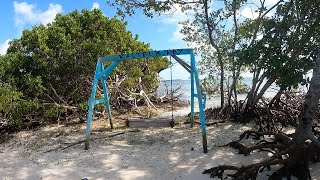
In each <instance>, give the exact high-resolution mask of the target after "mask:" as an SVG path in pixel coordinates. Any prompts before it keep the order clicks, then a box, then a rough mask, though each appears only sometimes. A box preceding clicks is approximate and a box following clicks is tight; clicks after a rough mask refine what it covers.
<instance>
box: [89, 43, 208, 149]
mask: <svg viewBox="0 0 320 180" xmlns="http://www.w3.org/2000/svg"><path fill="white" fill-rule="evenodd" d="M177 55H190V60H191V62H190V65H189V64H187V63H185V62H184V61H182V60H181V59H180V58H178V57H177ZM160 56H172V57H173V58H174V59H176V60H177V62H179V63H180V64H181V65H182V66H183V67H184V68H185V69H186V70H187V71H188V72H189V73H190V75H191V117H190V118H191V127H193V124H194V97H195V96H197V98H198V104H199V113H200V123H201V131H202V146H203V152H204V153H207V152H208V148H207V134H206V121H205V115H204V108H205V103H206V98H205V95H203V94H202V90H201V86H200V81H199V75H198V71H197V68H196V64H195V57H194V53H193V50H192V49H171V50H161V51H148V52H139V53H131V54H121V55H113V56H106V57H99V58H98V62H97V66H96V70H95V74H94V80H93V85H92V89H91V97H90V100H89V104H88V105H89V110H88V116H87V128H86V140H85V149H89V139H90V130H91V121H92V115H93V110H94V106H95V105H96V104H100V103H105V105H106V106H107V109H108V114H109V121H110V126H111V129H113V123H112V114H111V108H110V102H109V96H108V86H107V83H106V79H107V77H108V76H110V74H111V73H112V71H113V70H114V69H115V68H116V67H117V65H118V64H119V63H120V62H121V61H127V60H134V59H140V58H153V57H160ZM108 61H111V62H112V63H111V64H110V65H109V66H108V67H106V68H105V67H104V65H103V63H104V62H108ZM99 80H101V82H102V88H103V94H104V98H102V99H97V100H96V99H95V97H96V92H97V86H98V82H99ZM194 82H195V83H196V88H197V93H196V94H195V92H194ZM203 98H204V99H203Z"/></svg>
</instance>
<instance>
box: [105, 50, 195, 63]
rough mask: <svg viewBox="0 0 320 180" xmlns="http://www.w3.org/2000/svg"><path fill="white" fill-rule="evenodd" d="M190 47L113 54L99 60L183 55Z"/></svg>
mask: <svg viewBox="0 0 320 180" xmlns="http://www.w3.org/2000/svg"><path fill="white" fill-rule="evenodd" d="M191 52H192V49H170V50H160V51H148V52H139V53H130V54H120V55H114V56H106V57H102V58H100V61H102V62H105V61H122V60H132V59H139V58H150V57H159V56H175V55H185V54H191Z"/></svg>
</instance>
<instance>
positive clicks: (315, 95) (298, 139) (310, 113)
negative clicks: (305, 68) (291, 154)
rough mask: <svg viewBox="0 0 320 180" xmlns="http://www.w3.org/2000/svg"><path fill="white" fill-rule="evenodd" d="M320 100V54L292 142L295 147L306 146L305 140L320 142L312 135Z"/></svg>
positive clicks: (319, 54)
mask: <svg viewBox="0 0 320 180" xmlns="http://www.w3.org/2000/svg"><path fill="white" fill-rule="evenodd" d="M319 99H320V52H319V53H318V55H317V59H316V62H315V65H314V68H313V77H312V79H311V82H310V87H309V90H308V92H307V94H306V96H305V101H304V103H303V106H302V110H301V114H300V118H299V125H298V127H297V129H296V133H295V136H294V138H293V140H292V142H293V145H298V146H299V145H304V144H305V140H307V139H311V140H312V141H314V143H317V144H319V142H317V141H316V139H314V138H313V137H314V135H313V133H312V124H313V120H314V117H315V115H316V113H317V110H318V104H319Z"/></svg>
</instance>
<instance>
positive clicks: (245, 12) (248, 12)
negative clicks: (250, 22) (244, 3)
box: [240, 7, 259, 19]
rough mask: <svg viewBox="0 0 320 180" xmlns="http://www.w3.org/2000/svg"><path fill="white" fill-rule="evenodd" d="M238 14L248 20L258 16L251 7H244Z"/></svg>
mask: <svg viewBox="0 0 320 180" xmlns="http://www.w3.org/2000/svg"><path fill="white" fill-rule="evenodd" d="M240 14H241V15H242V16H243V17H245V18H249V19H256V18H257V17H258V16H259V13H258V12H256V11H255V10H254V9H253V8H252V7H245V8H243V9H242V10H241V11H240Z"/></svg>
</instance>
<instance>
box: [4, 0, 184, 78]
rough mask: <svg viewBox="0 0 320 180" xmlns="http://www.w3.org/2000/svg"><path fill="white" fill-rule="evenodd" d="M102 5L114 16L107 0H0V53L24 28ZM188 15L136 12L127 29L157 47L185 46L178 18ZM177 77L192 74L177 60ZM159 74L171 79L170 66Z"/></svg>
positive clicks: (107, 12) (101, 7)
mask: <svg viewBox="0 0 320 180" xmlns="http://www.w3.org/2000/svg"><path fill="white" fill-rule="evenodd" d="M94 7H95V8H99V9H101V10H102V11H103V13H104V14H105V15H106V16H110V17H113V16H114V15H115V10H114V9H113V8H111V7H109V6H107V5H106V2H105V0H95V1H89V0H87V1H76V0H68V1H67V0H41V1H40V0H38V1H36V0H23V1H19V0H17V1H11V0H1V2H0V17H1V21H0V27H1V28H0V34H1V36H0V54H4V53H5V52H6V49H7V47H8V41H10V40H12V39H15V38H19V37H20V36H21V33H22V31H23V29H25V28H31V27H32V26H34V25H39V24H40V23H43V24H47V23H49V22H52V20H53V19H54V17H55V15H56V14H57V13H63V14H66V13H69V12H71V11H73V10H75V9H78V10H81V9H85V8H86V9H89V10H90V9H92V8H94ZM184 18H185V16H184V15H183V14H182V13H176V14H175V15H174V16H169V15H166V16H162V17H156V18H153V19H150V18H147V17H145V16H144V15H143V14H136V15H134V16H133V17H130V18H127V19H126V20H127V21H128V23H129V24H128V26H127V29H128V30H131V31H132V32H133V33H134V34H139V37H140V38H139V39H140V41H143V42H146V43H149V44H150V45H151V47H152V48H153V49H155V50H163V49H175V48H186V47H187V45H186V43H185V42H183V41H182V40H181V39H182V36H181V34H180V33H179V28H181V26H180V25H178V22H179V21H180V20H183V19H184ZM173 72H174V73H173V78H174V79H188V78H189V74H188V72H187V71H186V70H184V69H183V68H182V67H181V66H179V65H178V64H176V65H174V67H173ZM160 76H161V77H162V78H164V79H170V70H165V71H163V72H162V73H161V74H160Z"/></svg>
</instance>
